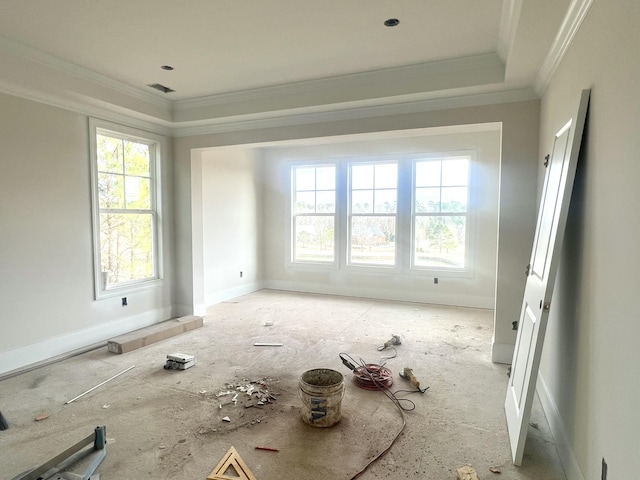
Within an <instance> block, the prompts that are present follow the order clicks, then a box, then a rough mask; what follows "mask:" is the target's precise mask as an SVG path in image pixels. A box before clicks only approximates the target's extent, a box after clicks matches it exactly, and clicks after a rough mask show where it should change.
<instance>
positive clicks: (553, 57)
mask: <svg viewBox="0 0 640 480" xmlns="http://www.w3.org/2000/svg"><path fill="white" fill-rule="evenodd" d="M592 3H593V0H572V1H571V4H570V5H569V9H568V10H567V15H566V16H565V18H564V20H563V22H562V25H561V26H560V30H558V34H557V35H556V38H555V40H554V42H553V45H552V46H551V49H550V50H549V53H548V54H547V57H546V58H545V59H544V62H542V66H541V67H540V70H539V71H538V75H537V76H536V80H535V82H534V83H533V89H534V90H535V92H536V93H537V94H538V95H539V96H542V94H543V93H544V91H545V90H546V88H547V86H548V85H549V82H551V79H552V78H553V75H554V73H555V72H556V69H557V68H558V66H559V65H560V62H561V61H562V59H563V57H564V55H565V53H566V52H567V50H568V49H569V46H570V45H571V42H572V41H573V38H574V37H575V35H576V33H577V32H578V29H579V28H580V25H582V22H583V20H584V19H585V17H586V15H587V13H588V12H589V9H590V8H591V4H592Z"/></svg>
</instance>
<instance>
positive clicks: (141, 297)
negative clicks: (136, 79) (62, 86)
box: [0, 94, 174, 374]
mask: <svg viewBox="0 0 640 480" xmlns="http://www.w3.org/2000/svg"><path fill="white" fill-rule="evenodd" d="M0 112H1V114H0V146H1V150H0V305H2V312H1V315H0V374H2V373H4V372H8V371H11V370H14V369H16V368H19V367H22V366H25V365H28V364H31V363H34V362H38V361H41V360H44V359H47V358H49V357H53V356H56V355H59V354H63V353H66V352H69V351H71V350H74V349H77V348H82V347H85V346H87V345H89V344H92V343H95V342H98V341H103V340H106V339H107V338H109V337H111V336H114V335H117V334H120V333H124V332H126V331H130V330H132V329H135V328H139V327H140V326H143V325H148V324H151V323H154V322H157V321H160V320H163V319H166V318H169V317H170V316H171V315H172V303H171V285H172V280H171V279H172V275H173V272H174V269H173V262H172V258H173V257H172V251H173V249H174V245H173V237H172V235H171V232H172V228H171V226H172V225H171V223H172V221H173V217H172V209H171V202H172V199H171V196H170V188H165V189H164V192H163V193H164V196H163V199H164V202H165V217H164V222H165V234H166V235H165V245H164V246H165V259H164V260H165V264H164V265H165V271H164V273H165V280H164V283H163V285H162V286H161V287H158V288H155V289H153V290H146V291H144V292H135V293H131V294H127V298H128V303H129V306H127V307H122V306H121V299H120V297H116V298H109V299H105V300H100V301H95V300H94V289H93V247H92V227H91V197H90V179H89V178H90V173H89V172H90V163H89V126H88V118H87V117H86V116H84V115H80V114H76V113H72V112H69V111H65V110H62V109H58V108H54V107H49V106H46V105H43V104H40V103H35V102H32V101H29V100H23V99H20V98H17V97H12V96H8V95H3V94H0ZM167 153H168V152H167ZM164 160H165V161H164V163H163V167H164V168H163V170H164V171H165V172H167V178H166V186H168V185H170V183H171V168H170V158H169V157H168V155H167V156H166V158H165V159H164Z"/></svg>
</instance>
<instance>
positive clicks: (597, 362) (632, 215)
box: [538, 0, 640, 480]
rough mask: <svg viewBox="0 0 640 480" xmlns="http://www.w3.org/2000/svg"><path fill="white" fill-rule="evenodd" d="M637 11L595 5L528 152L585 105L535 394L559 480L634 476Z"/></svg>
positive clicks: (637, 415)
mask: <svg viewBox="0 0 640 480" xmlns="http://www.w3.org/2000/svg"><path fill="white" fill-rule="evenodd" d="M639 45H640V2H638V1H637V0H618V1H616V2H598V1H595V2H594V3H593V5H592V7H591V10H590V11H589V13H588V15H587V17H586V19H585V21H584V23H583V24H582V26H581V28H580V30H579V31H578V33H577V35H576V37H575V39H574V42H573V44H572V45H571V47H570V48H569V50H568V52H567V54H566V55H565V57H564V59H563V61H562V63H561V64H560V66H559V68H558V70H557V71H556V73H555V76H554V78H553V79H552V81H551V83H550V85H549V86H548V88H547V89H546V91H545V93H544V96H543V99H542V109H541V137H540V151H541V153H544V152H546V151H548V150H549V149H550V148H551V145H552V138H553V137H552V135H553V134H554V133H555V132H556V131H557V130H558V129H559V128H560V126H561V125H562V124H563V123H564V122H565V121H566V120H567V119H568V118H569V117H570V116H571V114H572V113H573V111H574V109H575V105H576V103H577V100H578V97H579V95H580V90H581V89H583V88H591V103H590V108H589V114H588V118H587V124H586V128H585V132H586V133H585V137H584V139H583V146H582V154H581V157H580V160H579V164H578V171H577V177H576V184H575V187H574V194H573V197H572V204H571V208H570V212H569V219H568V225H567V231H566V236H565V244H564V248H563V251H562V260H561V265H560V269H559V273H558V279H557V282H556V287H555V291H554V297H553V302H552V307H551V310H550V315H549V324H548V329H547V337H546V341H545V347H544V351H543V358H542V365H541V370H540V381H539V384H538V392H539V394H540V397H541V400H542V401H543V404H544V406H545V412H546V413H547V417H548V418H549V421H550V424H551V425H552V428H553V431H554V435H555V437H556V441H557V442H558V445H559V451H560V453H561V457H562V458H563V461H564V463H565V470H566V471H567V477H568V479H569V480H582V479H590V480H596V479H600V473H601V461H602V458H603V457H604V458H605V459H606V461H607V463H608V478H609V479H620V478H628V477H634V476H635V475H636V474H637V473H636V472H638V471H640V453H639V451H640V375H638V367H640V349H639V348H638V339H640V304H639V303H638V291H639V289H640V255H639V254H638V245H640V215H639V214H638V205H640V187H639V182H640V135H639V132H640V55H639V54H638V46H639Z"/></svg>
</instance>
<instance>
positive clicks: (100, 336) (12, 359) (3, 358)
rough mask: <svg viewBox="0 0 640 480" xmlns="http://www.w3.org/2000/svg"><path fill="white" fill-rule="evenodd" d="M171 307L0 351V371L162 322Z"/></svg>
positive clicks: (67, 352)
mask: <svg viewBox="0 0 640 480" xmlns="http://www.w3.org/2000/svg"><path fill="white" fill-rule="evenodd" d="M172 310H173V307H171V306H168V307H164V308H157V309H154V310H150V311H148V312H145V313H142V314H140V315H135V316H133V317H127V318H123V319H120V320H118V321H115V322H109V323H103V324H100V325H96V326H95V327H91V328H85V329H82V330H77V331H75V332H71V333H67V334H64V335H58V336H56V337H53V338H49V339H47V340H43V341H41V342H38V343H34V344H32V345H26V346H24V347H20V348H16V349H14V350H9V351H6V352H0V375H3V374H5V373H8V372H12V371H14V370H18V369H23V368H24V367H28V366H29V365H33V364H37V363H39V362H43V361H45V360H49V359H53V358H55V357H60V356H64V355H65V354H71V353H72V352H74V351H77V350H79V349H82V348H86V347H88V346H90V345H93V344H98V343H100V342H105V343H106V341H107V340H108V339H110V338H112V337H116V336H118V335H122V334H124V333H129V332H131V331H133V330H137V329H139V328H144V327H148V326H149V325H153V324H154V323H158V322H162V321H163V320H167V319H169V318H171V316H172Z"/></svg>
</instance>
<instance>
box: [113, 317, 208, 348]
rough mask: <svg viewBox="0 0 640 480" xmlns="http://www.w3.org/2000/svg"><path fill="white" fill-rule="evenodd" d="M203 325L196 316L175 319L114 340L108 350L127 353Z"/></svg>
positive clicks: (201, 319)
mask: <svg viewBox="0 0 640 480" xmlns="http://www.w3.org/2000/svg"><path fill="white" fill-rule="evenodd" d="M203 324H204V319H203V318H202V317H196V316H195V315H188V316H186V317H180V318H174V319H171V320H167V321H166V322H161V323H157V324H155V325H151V326H149V327H145V328H141V329H140V330H136V331H134V332H131V333H125V334H124V335H120V336H119V337H116V338H112V339H111V340H109V341H108V342H107V350H109V351H110V352H111V353H127V352H130V351H132V350H137V349H138V348H142V347H146V346H147V345H150V344H152V343H156V342H159V341H161V340H165V339H167V338H169V337H174V336H176V335H180V334H181V333H185V332H188V331H190V330H193V329H195V328H199V327H202V325H203Z"/></svg>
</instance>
